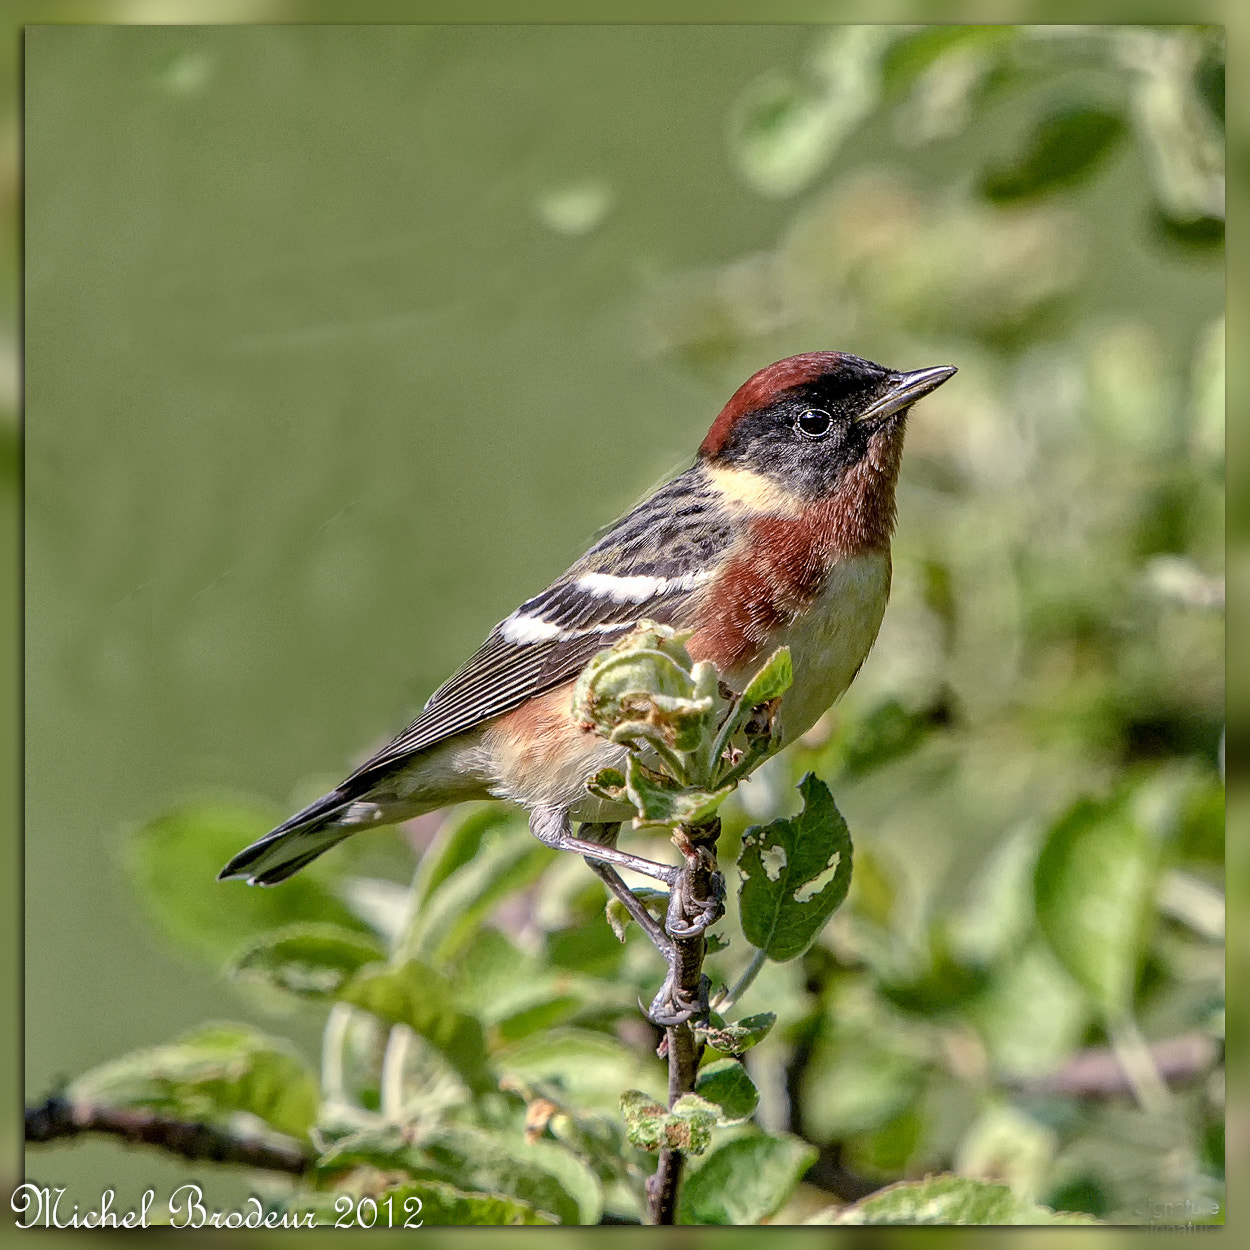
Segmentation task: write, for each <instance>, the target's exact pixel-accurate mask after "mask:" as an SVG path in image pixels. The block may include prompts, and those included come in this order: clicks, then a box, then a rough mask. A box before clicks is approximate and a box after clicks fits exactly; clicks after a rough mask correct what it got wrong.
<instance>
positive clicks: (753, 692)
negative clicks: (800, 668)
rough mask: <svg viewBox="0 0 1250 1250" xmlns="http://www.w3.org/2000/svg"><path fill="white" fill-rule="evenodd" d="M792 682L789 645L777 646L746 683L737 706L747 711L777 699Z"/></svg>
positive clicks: (792, 674) (792, 666)
mask: <svg viewBox="0 0 1250 1250" xmlns="http://www.w3.org/2000/svg"><path fill="white" fill-rule="evenodd" d="M793 682H794V662H793V660H792V659H791V658H790V648H789V647H778V648H777V650H776V651H774V652H773V653H772V655H770V656H769V657H768V659H767V660H765V661H764V664H763V666H762V667H761V668H760V670H759V671H758V672H757V673H756V674H755V676H754V677H752V678H751V680H750V681H749V682H747V684H746V688H745V689H744V690H743V691H742V696H741V698H740V700H739V706H740V707H742V708H744V709H745V710H746V711H747V712H748V713H749V712H750V711H751V709H752V708H756V707H759V705H760V704H761V703H768V702H769V701H770V700H772V699H779V698H781V696H782V695H783V694H785V692H786V691H787V690H789V689H790V687H791V685H792V684H793Z"/></svg>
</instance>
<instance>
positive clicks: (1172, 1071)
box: [1017, 1032, 1219, 1098]
mask: <svg viewBox="0 0 1250 1250" xmlns="http://www.w3.org/2000/svg"><path fill="white" fill-rule="evenodd" d="M1148 1049H1149V1052H1150V1056H1151V1058H1152V1060H1153V1061H1154V1066H1155V1068H1156V1069H1157V1070H1158V1073H1159V1075H1160V1077H1162V1078H1163V1080H1164V1081H1166V1082H1167V1083H1168V1084H1169V1085H1182V1084H1184V1083H1185V1082H1186V1081H1190V1080H1193V1079H1194V1077H1197V1076H1200V1075H1201V1074H1202V1073H1204V1072H1206V1071H1208V1070H1209V1069H1210V1068H1211V1067H1213V1066H1214V1064H1215V1063H1216V1061H1217V1060H1218V1059H1219V1047H1218V1045H1217V1043H1216V1042H1215V1040H1214V1039H1213V1038H1211V1037H1209V1036H1207V1034H1205V1033H1198V1032H1193V1033H1182V1034H1180V1035H1179V1036H1177V1037H1169V1038H1165V1039H1163V1040H1162V1041H1158V1042H1153V1043H1151V1044H1150V1046H1149V1048H1148ZM1017 1084H1018V1086H1019V1088H1021V1089H1023V1090H1024V1091H1025V1092H1027V1093H1030V1094H1066V1095H1070V1096H1072V1097H1076V1098H1110V1097H1114V1096H1116V1095H1120V1094H1131V1093H1132V1092H1133V1086H1132V1084H1131V1082H1130V1080H1129V1077H1128V1074H1127V1073H1126V1072H1125V1071H1124V1068H1123V1066H1122V1065H1121V1063H1120V1058H1119V1056H1118V1055H1117V1054H1116V1052H1115V1051H1114V1050H1113V1049H1112V1048H1111V1047H1109V1046H1093V1047H1090V1048H1089V1049H1087V1050H1079V1051H1077V1052H1076V1054H1074V1055H1072V1056H1071V1058H1069V1059H1068V1061H1067V1062H1066V1063H1065V1064H1064V1065H1063V1066H1062V1067H1061V1068H1059V1069H1057V1070H1056V1071H1054V1072H1049V1073H1047V1074H1045V1075H1044V1076H1037V1077H1031V1078H1026V1079H1024V1080H1021V1081H1019V1082H1018V1083H1017Z"/></svg>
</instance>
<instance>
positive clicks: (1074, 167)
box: [981, 105, 1127, 203]
mask: <svg viewBox="0 0 1250 1250" xmlns="http://www.w3.org/2000/svg"><path fill="white" fill-rule="evenodd" d="M1126 132H1127V127H1126V126H1125V124H1124V119H1123V118H1122V117H1121V116H1120V114H1119V113H1113V112H1111V111H1109V110H1108V109H1104V108H1095V107H1089V106H1080V105H1077V106H1072V105H1065V106H1063V107H1061V108H1059V109H1057V110H1056V111H1055V112H1053V113H1051V114H1050V115H1048V116H1046V117H1043V118H1042V119H1041V120H1040V121H1039V122H1038V123H1037V125H1036V126H1035V127H1034V129H1033V133H1032V134H1031V135H1030V136H1029V138H1028V141H1027V146H1026V149H1025V151H1024V152H1022V153H1021V154H1020V155H1019V156H1018V157H1017V158H1016V159H1015V160H1014V161H1012V162H1010V163H1008V164H1006V165H1004V166H1002V167H1000V168H998V169H996V170H992V171H991V172H989V173H988V174H986V176H985V178H984V180H983V182H982V188H981V189H982V193H983V194H984V195H985V196H986V198H987V199H989V200H992V201H994V202H996V203H1008V202H1010V201H1013V200H1021V199H1026V198H1029V197H1031V196H1035V195H1041V194H1043V193H1044V192H1047V191H1053V190H1056V189H1058V188H1060V187H1066V186H1070V185H1072V184H1073V183H1075V182H1079V181H1080V180H1081V179H1082V178H1085V177H1087V176H1088V175H1089V174H1091V173H1092V172H1093V171H1094V170H1095V169H1096V168H1097V167H1098V165H1099V164H1100V163H1101V162H1102V160H1103V159H1104V158H1105V157H1106V156H1107V155H1108V154H1109V153H1110V152H1111V150H1112V149H1113V148H1114V147H1115V146H1116V144H1117V143H1119V141H1120V140H1121V139H1122V138H1123V137H1124V135H1125V134H1126Z"/></svg>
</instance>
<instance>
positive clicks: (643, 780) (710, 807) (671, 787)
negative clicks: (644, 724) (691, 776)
mask: <svg viewBox="0 0 1250 1250" xmlns="http://www.w3.org/2000/svg"><path fill="white" fill-rule="evenodd" d="M626 777H627V784H628V793H629V800H630V802H631V803H633V805H634V807H635V808H636V809H637V811H638V816H637V817H636V819H635V823H636V824H639V825H677V824H685V825H697V824H701V823H702V822H703V821H706V820H710V819H711V818H712V816H714V815H715V814H716V809H717V808H718V807H719V806H720V805H721V804H722V803H723V802H724V801H725V800H726V799H727V798H728V797H729V796H730V795H731V794H732V793H733V787H731V786H727V787H724V788H722V789H720V790H700V789H697V788H695V787H690V786H682V785H679V784H678V783H677V782H675V781H671V780H670V779H669V778H667V777H664V776H661V775H660V774H658V773H653V772H651V771H650V770H649V769H647V768H645V767H644V766H643V765H642V764H641V763H640V762H639V760H638V757H637V756H636V755H631V756H630V757H629V763H628V764H627V765H626Z"/></svg>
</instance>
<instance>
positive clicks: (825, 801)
mask: <svg viewBox="0 0 1250 1250" xmlns="http://www.w3.org/2000/svg"><path fill="white" fill-rule="evenodd" d="M799 791H800V793H801V794H802V795H803V810H802V811H801V812H800V813H799V814H798V815H797V816H795V817H793V818H792V819H789V820H787V819H781V820H775V821H773V822H772V824H769V825H765V826H763V827H759V826H753V827H752V828H750V829H748V830H747V831H746V833H745V834H744V835H743V839H742V854H741V856H740V857H739V859H738V869H739V871H740V872H741V874H742V886H741V889H740V891H739V895H738V898H739V904H740V908H741V912H742V932H743V934H744V935H745V936H746V939H747V941H748V942H750V943H751V944H752V945H753V946H757V947H759V949H760V950H762V951H764V952H765V953H766V954H767V956H768V958H769V959H771V960H773V961H774V962H776V963H784V962H785V961H786V960H787V959H794V958H796V957H797V956H799V955H801V954H802V953H803V952H804V951H805V950H807V948H808V947H809V946H810V945H811V944H812V943H813V942H814V941H815V940H816V937H817V935H818V934H819V933H820V931H821V929H823V928H824V927H825V924H826V922H827V921H828V919H829V917H830V916H831V915H833V912H834V910H835V909H836V908H837V907H838V905H839V904H840V903H841V902H842V900H843V899H844V898H846V892H847V888H848V887H849V886H850V883H851V835H850V833H849V832H848V830H847V827H846V821H845V820H843V819H842V814H841V813H840V812H839V811H838V809H837V807H836V806H835V805H834V802H833V796H832V795H831V794H830V793H829V790H828V787H827V786H826V785H825V784H824V782H823V781H820V780H819V779H818V778H816V777H815V776H813V775H812V774H811V773H808V774H807V776H806V777H804V778H803V780H802V781H801V782H800V783H799Z"/></svg>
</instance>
